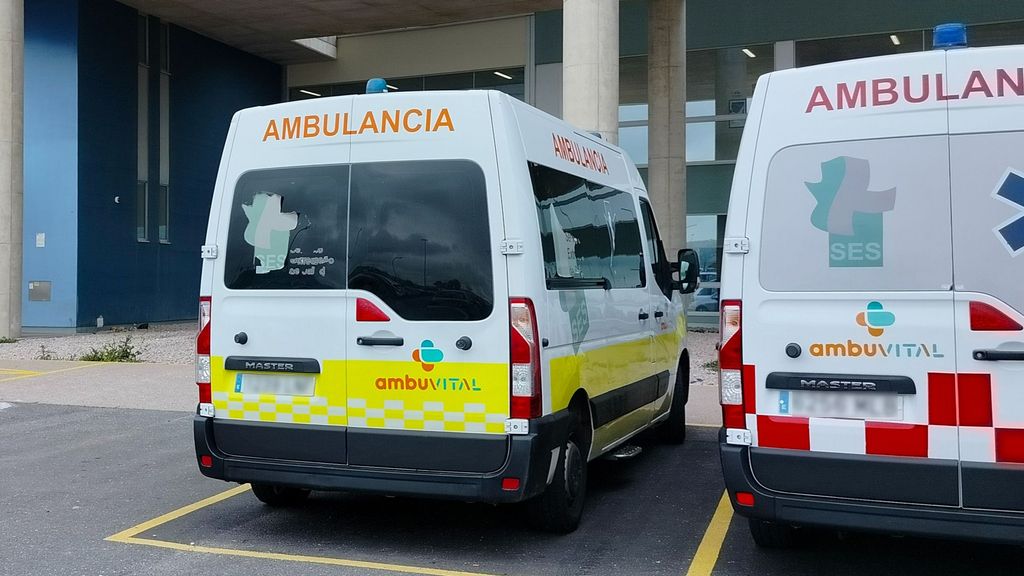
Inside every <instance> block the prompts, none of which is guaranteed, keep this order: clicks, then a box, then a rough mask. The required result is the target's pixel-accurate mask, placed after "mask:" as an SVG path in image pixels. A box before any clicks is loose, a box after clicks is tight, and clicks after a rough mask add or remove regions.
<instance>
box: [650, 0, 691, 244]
mask: <svg viewBox="0 0 1024 576" xmlns="http://www.w3.org/2000/svg"><path fill="white" fill-rule="evenodd" d="M647 7H648V8H647V9H648V16H647V18H648V32H647V102H648V130H647V145H648V157H649V159H648V165H647V191H648V193H649V194H650V196H651V205H652V206H653V208H654V212H655V216H656V217H657V218H658V227H659V229H660V230H661V235H662V239H663V240H664V242H665V249H666V250H667V251H668V256H669V259H670V260H674V259H675V257H676V256H675V255H676V251H677V250H679V249H680V248H684V247H685V246H686V117H685V104H686V0H648V3H647Z"/></svg>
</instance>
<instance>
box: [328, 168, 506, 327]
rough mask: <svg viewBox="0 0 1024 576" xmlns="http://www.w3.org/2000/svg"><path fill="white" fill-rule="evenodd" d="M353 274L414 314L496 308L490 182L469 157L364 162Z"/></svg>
mask: <svg viewBox="0 0 1024 576" xmlns="http://www.w3.org/2000/svg"><path fill="white" fill-rule="evenodd" d="M350 202H351V207H350V210H351V214H350V224H349V237H350V241H349V242H350V243H349V246H350V248H349V264H348V270H349V277H348V286H349V289H353V290H366V291H368V292H372V293H373V294H375V295H377V296H378V297H379V298H380V299H382V300H383V301H384V302H385V303H386V304H387V305H388V306H390V307H391V308H392V309H394V310H395V312H397V313H398V315H399V316H401V317H402V318H405V319H407V320H482V319H484V318H486V317H488V316H489V315H490V313H491V309H492V308H493V302H494V288H493V278H492V266H491V249H490V245H491V242H490V224H489V218H488V213H487V188H486V184H485V182H484V175H483V172H482V171H481V170H480V167H479V166H477V165H476V164H474V163H473V162H470V161H468V160H423V161H409V162H377V163H367V164H356V165H355V166H353V168H352V185H351V200H350Z"/></svg>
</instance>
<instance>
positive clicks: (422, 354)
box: [412, 340, 444, 372]
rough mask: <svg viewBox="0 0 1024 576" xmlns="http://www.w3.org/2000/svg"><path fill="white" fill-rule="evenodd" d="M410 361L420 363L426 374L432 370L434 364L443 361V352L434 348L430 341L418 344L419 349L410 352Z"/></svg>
mask: <svg viewBox="0 0 1024 576" xmlns="http://www.w3.org/2000/svg"><path fill="white" fill-rule="evenodd" d="M412 359H413V360H415V361H417V362H419V363H420V367H422V368H423V369H424V370H426V371H427V372H430V371H431V370H433V369H434V364H437V363H439V362H441V361H442V360H444V352H442V351H441V349H440V348H434V342H433V341H432V340H424V341H422V342H420V347H419V348H417V349H415V350H413V351H412Z"/></svg>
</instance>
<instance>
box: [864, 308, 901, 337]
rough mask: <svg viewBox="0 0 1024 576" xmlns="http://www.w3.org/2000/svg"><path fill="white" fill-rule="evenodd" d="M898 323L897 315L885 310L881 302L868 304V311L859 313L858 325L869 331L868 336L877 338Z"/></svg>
mask: <svg viewBox="0 0 1024 576" xmlns="http://www.w3.org/2000/svg"><path fill="white" fill-rule="evenodd" d="M894 322H896V315H895V314H893V313H892V312H889V311H887V310H885V309H884V308H883V307H882V303H881V302H868V307H867V310H864V311H863V312H858V313H857V324H860V325H861V326H864V327H865V328H867V329H868V334H871V335H872V336H874V337H875V338H877V337H879V336H881V335H882V334H884V333H885V329H886V328H888V327H889V326H892V325H893V323H894Z"/></svg>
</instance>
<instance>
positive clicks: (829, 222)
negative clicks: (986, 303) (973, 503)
mask: <svg viewBox="0 0 1024 576" xmlns="http://www.w3.org/2000/svg"><path fill="white" fill-rule="evenodd" d="M944 66H945V56H944V54H943V53H941V52H932V53H923V54H914V55H910V56H900V57H890V58H879V59H873V60H862V61H853V62H849V63H840V64H833V65H827V66H821V67H817V68H815V69H810V68H808V69H797V70H793V71H786V72H780V73H777V74H775V75H773V76H772V77H771V79H770V84H769V87H768V91H767V96H766V101H765V106H764V114H763V116H762V118H761V126H760V132H759V136H758V142H757V152H756V157H755V160H754V169H753V182H752V186H753V187H752V188H751V196H750V198H751V200H750V206H749V210H748V217H747V230H746V234H747V236H748V238H749V243H750V252H749V253H747V254H745V255H744V256H743V259H744V273H743V280H742V281H743V293H742V301H741V302H736V301H729V300H726V301H723V303H722V309H723V314H727V313H728V314H733V313H734V311H735V310H734V309H736V308H739V307H740V306H741V307H742V309H741V311H740V313H741V314H742V329H741V338H742V364H743V366H742V387H743V402H744V404H745V412H746V423H747V426H748V429H749V430H750V431H751V436H752V448H751V449H750V463H751V468H752V470H753V474H754V476H755V477H756V478H757V480H758V481H759V482H760V483H761V484H762V485H764V486H766V487H767V488H770V489H773V490H777V491H780V492H788V493H798V494H809V495H819V496H831V497H842V498H855V499H862V500H874V501H887V502H914V503H924V504H933V505H944V506H959V501H960V494H959V478H958V461H957V429H956V426H955V423H952V422H947V421H945V420H942V421H936V418H937V417H938V416H939V415H937V414H936V412H935V409H934V406H933V402H934V399H935V390H936V389H942V390H946V388H947V387H948V384H949V383H950V382H951V380H952V377H953V376H952V375H953V372H954V339H953V336H954V333H953V297H952V290H951V288H952V263H951V259H950V253H951V251H952V246H951V239H950V237H951V230H950V215H949V212H950V191H949V171H948V136H947V133H946V131H947V125H946V113H945V104H944V102H942V101H941V100H938V99H937V98H933V97H931V96H934V95H935V86H934V82H935V81H936V79H938V78H941V76H942V73H943V72H944ZM904 78H908V79H909V80H907V84H909V87H907V84H905V83H904V80H903V79H904ZM924 93H927V94H929V95H931V96H930V97H929V98H927V99H922V94H924ZM908 94H912V95H913V98H914V99H916V100H917V101H916V102H911V101H910V100H909V98H908ZM731 217H732V215H730V218H731ZM731 349H732V347H731V346H730V345H729V344H728V343H726V344H724V345H723V358H724V357H725V351H727V350H731ZM729 359H730V360H731V358H729ZM722 365H723V367H725V365H726V362H725V359H723V361H722ZM941 416H943V417H944V416H945V414H941ZM935 424H943V425H941V426H936V425H935Z"/></svg>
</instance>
